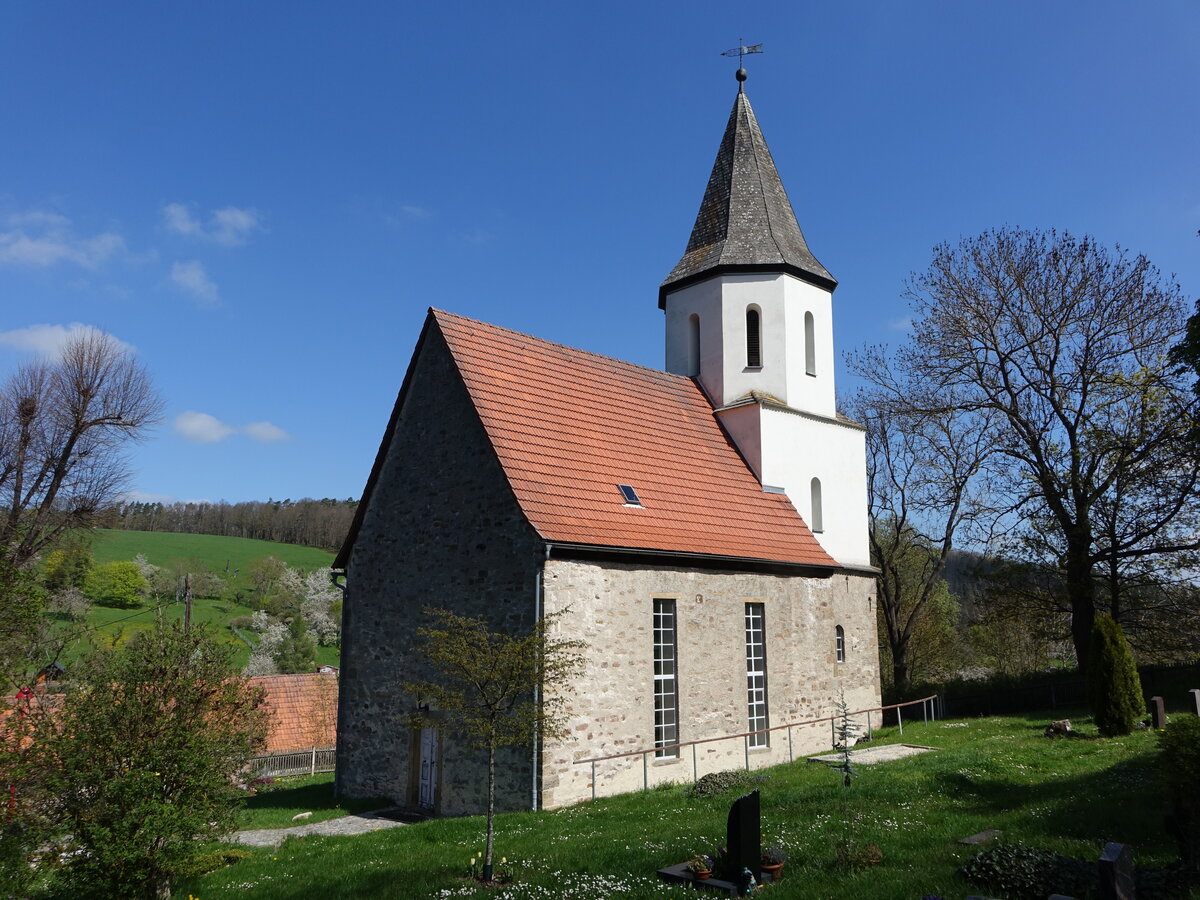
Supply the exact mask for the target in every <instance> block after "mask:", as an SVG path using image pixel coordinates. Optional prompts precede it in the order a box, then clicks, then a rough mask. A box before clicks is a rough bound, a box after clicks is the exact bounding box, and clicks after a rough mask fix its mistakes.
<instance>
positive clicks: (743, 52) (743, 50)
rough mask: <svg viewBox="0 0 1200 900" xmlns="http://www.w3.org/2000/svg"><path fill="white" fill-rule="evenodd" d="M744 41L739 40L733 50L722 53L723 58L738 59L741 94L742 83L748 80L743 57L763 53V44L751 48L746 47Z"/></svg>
mask: <svg viewBox="0 0 1200 900" xmlns="http://www.w3.org/2000/svg"><path fill="white" fill-rule="evenodd" d="M742 40H743V39H742V38H738V46H736V47H734V48H733V49H732V50H724V51H722V53H721V55H722V56H736V57H737V58H738V70H737V76H736V77H737V80H738V91H739V92H740V91H741V90H742V85H741V82H743V81H745V80H746V69H745V68H744V67H743V66H742V57H744V56H748V55H749V54H751V53H762V52H763V48H762V47H763V45H762V44H751V45H750V46H746V45H745V44H743V43H742Z"/></svg>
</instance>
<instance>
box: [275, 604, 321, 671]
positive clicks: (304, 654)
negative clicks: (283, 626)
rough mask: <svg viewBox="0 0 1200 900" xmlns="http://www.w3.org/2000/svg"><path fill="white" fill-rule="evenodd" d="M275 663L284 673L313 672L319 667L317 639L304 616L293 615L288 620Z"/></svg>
mask: <svg viewBox="0 0 1200 900" xmlns="http://www.w3.org/2000/svg"><path fill="white" fill-rule="evenodd" d="M275 665H276V667H277V668H278V669H279V671H280V672H282V673H283V674H284V675H293V674H296V673H298V672H311V671H313V670H314V669H315V668H316V667H317V641H316V638H314V637H313V636H312V635H311V634H309V633H308V625H307V624H306V623H305V621H304V619H303V617H301V616H293V617H292V620H291V621H290V622H288V626H287V631H286V632H284V634H283V639H282V640H281V641H280V644H279V649H278V650H276V651H275Z"/></svg>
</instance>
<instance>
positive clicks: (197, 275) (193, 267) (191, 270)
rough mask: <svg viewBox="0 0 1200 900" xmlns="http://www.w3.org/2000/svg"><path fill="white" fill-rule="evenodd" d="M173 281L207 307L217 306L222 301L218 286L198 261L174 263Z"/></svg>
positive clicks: (172, 266)
mask: <svg viewBox="0 0 1200 900" xmlns="http://www.w3.org/2000/svg"><path fill="white" fill-rule="evenodd" d="M171 280H172V281H173V282H175V284H176V285H178V286H179V287H180V288H182V289H183V290H185V291H187V292H188V293H189V294H191V295H192V296H193V297H195V298H196V299H197V300H199V301H200V302H201V303H202V304H203V305H205V306H215V305H216V304H217V303H219V302H220V300H221V295H220V292H219V291H218V290H217V286H216V284H214V283H213V281H212V279H210V278H209V277H208V272H206V271H205V270H204V265H203V264H202V263H201V262H199V261H198V260H194V259H193V260H192V261H191V262H177V263H173V264H172V265H171Z"/></svg>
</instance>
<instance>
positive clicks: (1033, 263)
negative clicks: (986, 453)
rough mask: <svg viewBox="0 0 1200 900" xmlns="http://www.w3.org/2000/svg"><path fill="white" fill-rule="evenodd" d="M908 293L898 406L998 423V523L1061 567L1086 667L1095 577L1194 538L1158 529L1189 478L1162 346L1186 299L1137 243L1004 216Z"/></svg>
mask: <svg viewBox="0 0 1200 900" xmlns="http://www.w3.org/2000/svg"><path fill="white" fill-rule="evenodd" d="M907 296H908V298H909V299H910V301H911V302H912V305H913V311H914V319H913V328H912V332H911V337H910V339H909V341H908V343H907V345H906V346H904V347H903V348H902V349H901V350H900V351H899V353H898V354H897V361H898V366H899V368H900V369H901V370H902V371H903V372H905V373H906V376H907V382H906V383H907V384H908V386H909V387H910V388H911V389H912V394H911V395H910V397H909V402H908V407H909V409H910V410H911V411H914V412H917V413H930V414H938V415H941V414H946V415H952V416H964V417H975V416H980V415H984V416H987V418H988V421H989V425H990V426H991V427H993V428H995V429H996V448H997V452H998V454H999V455H1000V459H1001V460H1002V461H1003V465H1002V466H1001V465H997V466H996V467H995V469H994V471H995V472H996V473H997V474H998V475H999V476H1000V487H1001V488H1002V490H1003V491H1004V494H1005V495H1006V496H1007V498H1008V506H1009V509H1010V519H1009V521H1010V523H1011V525H1012V531H1013V532H1014V533H1022V534H1023V535H1024V536H1025V537H1026V538H1028V539H1029V540H1030V541H1032V542H1033V543H1032V545H1031V546H1034V547H1035V548H1038V547H1040V548H1041V551H1042V558H1041V559H1040V560H1039V561H1042V562H1046V563H1050V564H1053V565H1054V566H1055V567H1056V568H1057V569H1059V570H1060V572H1061V576H1062V586H1063V591H1064V594H1065V597H1066V601H1067V605H1068V607H1069V610H1070V618H1071V637H1072V642H1073V643H1074V646H1075V653H1076V659H1077V661H1078V663H1079V665H1080V668H1081V669H1083V668H1086V666H1087V662H1088V647H1089V643H1090V640H1091V634H1092V622H1093V619H1094V618H1095V614H1096V606H1097V599H1098V597H1097V590H1098V588H1097V585H1098V579H1097V576H1098V575H1100V574H1103V572H1104V570H1105V569H1107V568H1109V567H1110V565H1111V563H1112V561H1114V560H1115V561H1116V562H1117V563H1118V565H1120V564H1123V563H1124V562H1127V561H1132V560H1145V561H1151V560H1154V559H1160V560H1161V559H1163V558H1164V557H1170V556H1172V555H1174V554H1177V553H1180V552H1187V551H1192V550H1195V549H1197V547H1198V546H1200V538H1198V537H1197V533H1196V532H1191V533H1188V532H1187V531H1186V529H1183V530H1176V529H1173V528H1172V525H1173V523H1174V522H1175V521H1176V516H1177V515H1178V514H1179V512H1180V511H1181V510H1183V509H1184V508H1186V506H1187V504H1188V502H1189V500H1190V498H1192V497H1193V496H1194V493H1195V490H1196V487H1197V484H1198V482H1200V454H1198V453H1196V452H1195V444H1194V442H1193V438H1194V435H1195V417H1196V411H1197V402H1198V399H1197V397H1196V396H1195V395H1194V394H1193V393H1192V392H1191V391H1190V390H1188V389H1187V385H1185V384H1184V383H1183V381H1182V379H1181V377H1180V375H1179V373H1178V370H1177V367H1176V366H1175V365H1173V364H1171V363H1170V362H1168V360H1167V359H1166V354H1165V350H1166V348H1168V347H1170V346H1171V345H1172V344H1174V343H1175V342H1176V341H1177V340H1178V339H1179V337H1180V336H1181V335H1182V334H1183V329H1184V316H1185V307H1186V306H1188V305H1190V304H1186V303H1185V301H1184V297H1183V295H1182V293H1181V291H1180V288H1179V286H1178V285H1176V284H1173V283H1171V282H1169V281H1167V280H1164V279H1163V278H1162V277H1161V276H1160V274H1159V272H1158V270H1157V269H1155V268H1154V267H1153V266H1152V265H1151V264H1150V262H1149V261H1148V260H1147V259H1146V258H1145V257H1143V256H1136V257H1131V256H1130V255H1129V254H1127V253H1126V252H1125V251H1123V250H1121V249H1120V248H1117V249H1115V250H1109V249H1108V248H1105V247H1103V246H1101V245H1099V244H1097V243H1096V242H1095V241H1094V240H1093V239H1091V238H1088V237H1084V238H1075V237H1073V236H1071V235H1069V234H1066V233H1062V234H1060V233H1058V232H1054V231H1049V232H1043V231H1022V230H1018V229H1007V228H1006V229H999V230H995V231H989V232H986V233H984V234H982V235H980V236H978V237H974V238H968V239H965V240H963V241H962V242H961V243H959V244H958V245H957V246H950V245H948V244H943V245H942V246H939V247H937V248H936V249H935V250H934V255H933V260H932V262H931V263H930V266H929V268H928V269H927V270H926V271H925V272H924V273H922V274H919V275H916V276H914V277H913V278H912V279H911V280H910V282H909V287H908V291H907ZM1114 516H1116V517H1117V518H1116V520H1115V521H1116V522H1117V527H1116V528H1115V529H1113V528H1110V527H1109V520H1112V519H1113V517H1114ZM1106 531H1107V532H1109V533H1111V535H1113V536H1112V537H1110V536H1108V535H1107V534H1106Z"/></svg>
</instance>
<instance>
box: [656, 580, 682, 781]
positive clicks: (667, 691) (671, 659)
mask: <svg viewBox="0 0 1200 900" xmlns="http://www.w3.org/2000/svg"><path fill="white" fill-rule="evenodd" d="M652 621H653V639H654V746H655V751H654V756H655V758H656V759H673V758H677V757H678V756H679V747H678V746H670V745H672V744H678V743H679V633H678V632H679V629H678V619H677V613H676V605H675V601H674V600H673V599H671V598H669V597H655V598H654V613H653V620H652Z"/></svg>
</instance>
